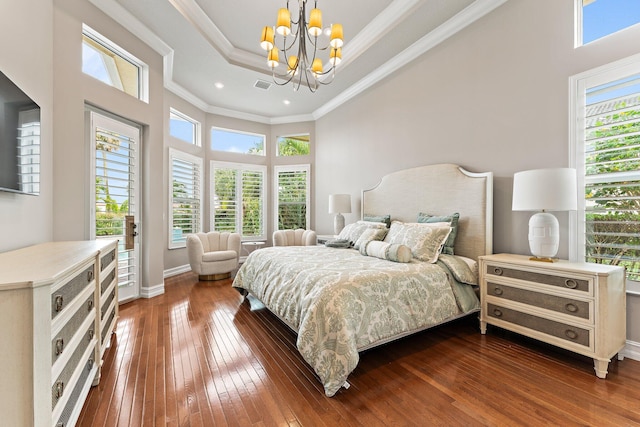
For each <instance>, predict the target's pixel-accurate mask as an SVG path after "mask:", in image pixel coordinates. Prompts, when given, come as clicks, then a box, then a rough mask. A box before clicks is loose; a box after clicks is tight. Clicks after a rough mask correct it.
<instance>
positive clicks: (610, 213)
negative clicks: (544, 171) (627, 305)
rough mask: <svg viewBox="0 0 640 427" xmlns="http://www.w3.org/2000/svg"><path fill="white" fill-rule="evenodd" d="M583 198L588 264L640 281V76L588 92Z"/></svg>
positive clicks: (591, 89)
mask: <svg viewBox="0 0 640 427" xmlns="http://www.w3.org/2000/svg"><path fill="white" fill-rule="evenodd" d="M629 89H631V91H630V90H629ZM630 92H631V93H630ZM584 197H585V205H584V206H585V207H584V215H585V216H584V219H585V258H586V261H588V262H595V263H602V264H611V265H623V266H625V267H626V268H627V277H628V278H629V279H630V280H634V281H640V75H635V76H632V77H631V78H625V79H623V80H618V81H615V82H612V83H609V84H606V85H602V86H598V87H594V88H590V89H588V90H587V93H586V109H585V141H584Z"/></svg>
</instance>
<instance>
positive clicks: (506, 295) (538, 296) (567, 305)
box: [487, 281, 593, 320]
mask: <svg viewBox="0 0 640 427" xmlns="http://www.w3.org/2000/svg"><path fill="white" fill-rule="evenodd" d="M487 295H491V296H493V297H497V298H501V299H505V300H509V301H517V302H520V303H523V304H528V305H532V306H535V307H540V308H544V309H547V310H552V311H555V312H558V313H562V314H567V315H569V316H574V317H577V318H580V319H585V320H593V319H591V316H590V313H591V310H590V305H591V304H590V303H589V302H588V301H578V300H575V299H572V298H566V297H562V296H557V295H549V294H544V293H541V292H535V291H531V290H528V289H521V288H516V287H512V286H506V285H502V284H499V283H492V282H489V281H488V282H487Z"/></svg>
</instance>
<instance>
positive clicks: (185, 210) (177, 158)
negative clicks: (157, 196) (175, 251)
mask: <svg viewBox="0 0 640 427" xmlns="http://www.w3.org/2000/svg"><path fill="white" fill-rule="evenodd" d="M170 156H171V183H172V193H171V195H172V200H171V212H170V214H171V230H170V235H169V236H170V237H169V247H170V248H178V247H184V246H185V245H186V240H187V234H190V233H197V232H199V231H201V230H202V221H201V200H202V190H201V182H202V159H200V158H197V157H194V156H190V155H187V154H186V153H180V152H178V151H175V150H171V151H170Z"/></svg>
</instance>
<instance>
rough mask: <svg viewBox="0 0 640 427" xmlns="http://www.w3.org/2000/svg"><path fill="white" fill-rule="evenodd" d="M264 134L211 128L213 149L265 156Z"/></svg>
mask: <svg viewBox="0 0 640 427" xmlns="http://www.w3.org/2000/svg"><path fill="white" fill-rule="evenodd" d="M264 140H265V136H264V135H258V134H255V133H248V132H239V131H235V130H229V129H220V128H212V129H211V149H212V150H216V151H227V152H230V153H241V154H254V155H258V156H264V155H265V152H264Z"/></svg>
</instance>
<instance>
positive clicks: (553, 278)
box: [486, 264, 591, 293]
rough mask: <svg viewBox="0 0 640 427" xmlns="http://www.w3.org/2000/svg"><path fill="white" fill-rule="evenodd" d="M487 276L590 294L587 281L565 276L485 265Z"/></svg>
mask: <svg viewBox="0 0 640 427" xmlns="http://www.w3.org/2000/svg"><path fill="white" fill-rule="evenodd" d="M486 274H487V275H493V276H500V277H508V278H511V279H518V280H526V281H528V282H534V283H541V284H545V285H550V286H557V287H559V288H562V289H572V290H576V291H581V292H585V293H591V286H590V283H589V280H585V279H577V278H575V277H570V276H565V275H554V274H546V273H538V272H533V271H526V270H518V269H513V268H508V267H502V266H499V265H493V264H487V268H486Z"/></svg>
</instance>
